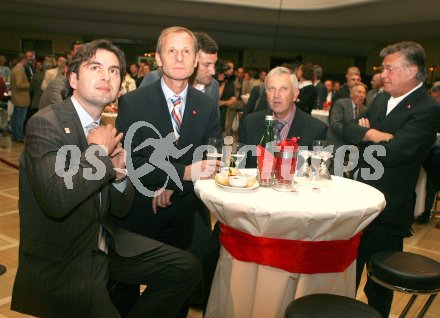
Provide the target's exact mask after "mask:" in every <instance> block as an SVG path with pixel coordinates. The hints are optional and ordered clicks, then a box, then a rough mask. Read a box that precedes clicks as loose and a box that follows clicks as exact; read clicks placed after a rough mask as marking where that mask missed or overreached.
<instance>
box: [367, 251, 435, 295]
mask: <svg viewBox="0 0 440 318" xmlns="http://www.w3.org/2000/svg"><path fill="white" fill-rule="evenodd" d="M369 275H370V277H371V278H372V279H373V280H375V281H376V282H378V283H379V284H380V283H381V282H382V283H384V284H388V285H391V286H392V289H397V290H399V291H403V292H408V293H420V294H423V293H435V292H438V291H439V289H440V263H438V262H436V261H435V260H433V259H430V258H428V257H425V256H423V255H418V254H413V253H408V252H399V251H387V252H379V253H376V254H374V255H373V256H372V257H371V258H370V263H369ZM378 280H379V281H378ZM386 287H389V286H386Z"/></svg>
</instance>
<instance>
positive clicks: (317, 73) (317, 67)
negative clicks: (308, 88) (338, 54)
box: [313, 65, 322, 80]
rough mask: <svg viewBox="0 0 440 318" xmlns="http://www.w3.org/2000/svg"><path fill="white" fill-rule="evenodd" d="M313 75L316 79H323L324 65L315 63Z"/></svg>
mask: <svg viewBox="0 0 440 318" xmlns="http://www.w3.org/2000/svg"><path fill="white" fill-rule="evenodd" d="M313 77H314V78H315V79H319V80H320V79H322V67H321V65H313Z"/></svg>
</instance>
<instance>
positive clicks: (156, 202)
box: [151, 189, 174, 214]
mask: <svg viewBox="0 0 440 318" xmlns="http://www.w3.org/2000/svg"><path fill="white" fill-rule="evenodd" d="M158 191H162V190H161V189H160V190H158ZM156 193H157V191H156ZM173 193H174V191H173V190H169V189H165V190H163V191H162V193H161V194H159V195H155V196H154V198H153V201H152V202H151V205H152V207H153V213H154V214H157V208H158V207H159V208H166V207H168V206H170V205H171V204H173V202H172V201H171V196H172V195H173Z"/></svg>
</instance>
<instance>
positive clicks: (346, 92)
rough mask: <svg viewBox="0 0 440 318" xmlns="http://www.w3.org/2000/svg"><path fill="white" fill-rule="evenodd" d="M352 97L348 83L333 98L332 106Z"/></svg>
mask: <svg viewBox="0 0 440 318" xmlns="http://www.w3.org/2000/svg"><path fill="white" fill-rule="evenodd" d="M348 97H350V88H349V87H348V85H347V83H345V84H344V85H343V86H342V87H341V89H340V90H339V91H337V92H335V94H334V95H333V98H332V104H333V105H334V104H335V103H336V101H337V100H338V99H340V98H348Z"/></svg>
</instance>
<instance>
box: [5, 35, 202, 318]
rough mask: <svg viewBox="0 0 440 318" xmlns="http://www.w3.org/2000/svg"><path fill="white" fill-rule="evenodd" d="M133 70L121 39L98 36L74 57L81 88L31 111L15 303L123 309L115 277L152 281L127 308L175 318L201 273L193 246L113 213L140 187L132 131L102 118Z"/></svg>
mask: <svg viewBox="0 0 440 318" xmlns="http://www.w3.org/2000/svg"><path fill="white" fill-rule="evenodd" d="M124 73H125V57H124V54H123V53H122V51H121V50H120V49H118V48H117V47H115V46H114V45H113V44H111V43H110V42H109V41H107V40H97V41H93V42H90V43H88V44H86V45H84V46H83V47H82V48H81V49H79V50H78V52H77V53H76V54H75V55H74V57H73V61H72V63H71V64H70V66H69V70H68V73H67V76H68V79H69V85H70V91H73V95H72V96H71V98H68V99H66V100H65V101H64V102H63V103H61V104H57V105H52V106H48V107H46V108H45V109H43V110H41V111H39V112H38V113H37V114H36V115H34V116H33V117H32V118H31V119H30V120H29V123H28V130H27V135H26V143H25V148H24V152H23V155H22V157H21V159H20V185H19V193H20V200H19V210H20V252H19V253H20V257H19V266H18V271H17V275H16V278H15V283H14V289H13V294H12V305H11V308H12V309H13V310H17V311H20V312H24V313H27V314H31V315H35V316H39V317H96V318H98V317H114V318H118V317H120V315H119V313H118V312H117V310H116V309H115V307H114V306H113V304H112V302H111V300H110V296H109V292H108V290H107V283H108V279H109V278H110V279H113V280H115V281H122V282H131V283H134V282H135V283H142V284H146V285H148V288H147V289H146V290H145V291H144V293H143V294H142V296H141V297H140V299H139V301H138V302H136V304H135V306H134V307H133V309H132V311H131V312H130V313H129V314H128V316H127V317H145V316H146V315H151V316H152V317H170V318H171V317H175V316H176V313H177V312H178V310H179V308H180V307H181V306H182V304H183V302H184V301H185V299H186V298H187V297H188V295H189V294H190V293H191V291H192V290H193V289H194V288H195V286H196V284H197V283H198V281H199V279H200V276H201V271H200V264H199V262H197V261H196V260H195V259H194V257H192V256H191V255H189V254H188V253H185V252H183V251H181V250H178V249H176V248H173V247H170V246H166V245H164V244H162V243H160V242H157V241H154V240H150V239H147V238H145V237H142V236H139V235H136V234H134V233H130V232H127V231H125V230H122V229H117V228H112V227H110V226H109V224H108V222H107V220H108V217H109V213H113V214H115V215H119V216H123V215H124V214H126V213H127V212H128V210H129V208H130V202H131V201H132V195H133V188H132V186H131V184H130V183H129V182H128V181H127V179H126V170H125V166H126V162H125V151H124V150H123V148H122V146H121V143H120V140H121V138H122V134H121V133H120V134H117V131H116V129H115V128H113V127H112V126H111V125H107V126H99V127H98V122H99V121H100V116H101V113H102V111H103V109H104V107H105V105H107V104H108V103H109V102H111V101H113V100H114V99H115V98H116V96H117V94H118V92H119V89H120V86H121V81H122V78H123V76H124ZM71 94H72V93H71ZM92 127H97V128H96V129H90V128H92ZM67 149H69V150H67ZM60 159H61V160H60ZM75 166H76V169H77V170H76V173H74V174H72V173H70V172H72V170H71V169H73V170H75Z"/></svg>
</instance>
